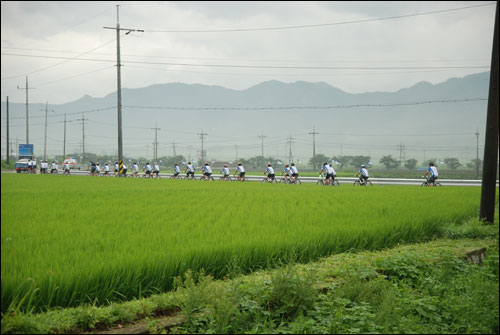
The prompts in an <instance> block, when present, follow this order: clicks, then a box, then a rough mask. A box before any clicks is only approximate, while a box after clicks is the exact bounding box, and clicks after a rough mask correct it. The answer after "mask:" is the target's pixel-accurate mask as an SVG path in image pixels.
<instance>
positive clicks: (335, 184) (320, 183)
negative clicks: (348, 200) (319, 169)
mask: <svg viewBox="0 0 500 335" xmlns="http://www.w3.org/2000/svg"><path fill="white" fill-rule="evenodd" d="M319 175H320V177H321V179H320V180H318V181H317V182H316V185H321V186H340V184H339V181H338V180H335V179H334V180H330V182H329V183H328V184H327V183H326V181H325V178H323V174H322V173H320V174H319Z"/></svg>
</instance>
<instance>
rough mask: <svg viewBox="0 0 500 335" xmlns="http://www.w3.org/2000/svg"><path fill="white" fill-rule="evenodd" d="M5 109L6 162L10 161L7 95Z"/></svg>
mask: <svg viewBox="0 0 500 335" xmlns="http://www.w3.org/2000/svg"><path fill="white" fill-rule="evenodd" d="M5 111H6V114H7V115H6V117H7V147H6V150H7V164H9V162H10V152H9V97H8V96H7V100H6V102H5Z"/></svg>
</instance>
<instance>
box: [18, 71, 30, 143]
mask: <svg viewBox="0 0 500 335" xmlns="http://www.w3.org/2000/svg"><path fill="white" fill-rule="evenodd" d="M17 89H19V90H26V144H29V143H30V130H29V129H30V127H29V110H28V90H30V89H31V90H32V89H33V88H32V87H29V88H28V76H26V88H21V87H19V86H17Z"/></svg>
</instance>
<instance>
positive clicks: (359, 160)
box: [351, 156, 370, 169]
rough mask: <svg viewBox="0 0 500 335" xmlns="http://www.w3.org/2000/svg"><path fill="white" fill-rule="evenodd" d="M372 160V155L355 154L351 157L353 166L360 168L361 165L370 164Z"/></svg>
mask: <svg viewBox="0 0 500 335" xmlns="http://www.w3.org/2000/svg"><path fill="white" fill-rule="evenodd" d="M369 162H370V156H353V157H351V166H352V167H353V168H355V169H357V168H359V167H360V166H361V165H363V164H364V165H368V163H369Z"/></svg>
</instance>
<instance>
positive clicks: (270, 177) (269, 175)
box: [264, 163, 275, 180]
mask: <svg viewBox="0 0 500 335" xmlns="http://www.w3.org/2000/svg"><path fill="white" fill-rule="evenodd" d="M266 173H267V180H274V178H275V174H274V169H273V167H272V165H271V163H267V168H266V171H265V172H264V174H266Z"/></svg>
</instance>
